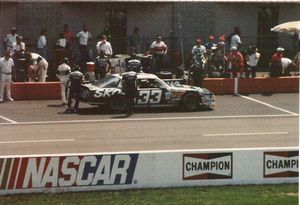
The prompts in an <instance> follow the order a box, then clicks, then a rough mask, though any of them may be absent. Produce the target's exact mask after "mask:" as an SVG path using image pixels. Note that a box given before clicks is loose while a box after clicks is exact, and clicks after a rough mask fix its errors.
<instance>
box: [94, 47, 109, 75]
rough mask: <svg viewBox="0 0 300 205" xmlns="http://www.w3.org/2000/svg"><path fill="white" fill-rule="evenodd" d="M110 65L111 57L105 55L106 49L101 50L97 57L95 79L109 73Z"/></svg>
mask: <svg viewBox="0 0 300 205" xmlns="http://www.w3.org/2000/svg"><path fill="white" fill-rule="evenodd" d="M109 67H110V61H109V58H108V57H107V56H106V55H105V51H104V50H100V53H99V55H98V56H97V57H96V59H95V79H96V80H100V79H101V78H104V77H105V75H106V73H108V71H109Z"/></svg>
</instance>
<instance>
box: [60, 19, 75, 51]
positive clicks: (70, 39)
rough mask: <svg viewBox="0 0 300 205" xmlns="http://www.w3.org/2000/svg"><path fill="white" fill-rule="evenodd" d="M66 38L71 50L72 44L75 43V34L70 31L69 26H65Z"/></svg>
mask: <svg viewBox="0 0 300 205" xmlns="http://www.w3.org/2000/svg"><path fill="white" fill-rule="evenodd" d="M63 33H64V38H65V39H66V40H67V44H66V48H70V45H71V43H72V42H73V41H74V33H73V32H72V31H70V30H69V25H68V24H65V25H64V32H63Z"/></svg>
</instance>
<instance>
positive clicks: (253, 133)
mask: <svg viewBox="0 0 300 205" xmlns="http://www.w3.org/2000/svg"><path fill="white" fill-rule="evenodd" d="M287 134H289V133H288V132H252V133H226V134H225V133H220V134H203V136H204V137H214V136H249V135H287Z"/></svg>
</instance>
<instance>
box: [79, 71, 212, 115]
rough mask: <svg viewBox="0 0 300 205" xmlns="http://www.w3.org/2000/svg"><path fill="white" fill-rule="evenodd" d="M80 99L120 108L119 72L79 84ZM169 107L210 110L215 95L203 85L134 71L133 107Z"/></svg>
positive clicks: (120, 79)
mask: <svg viewBox="0 0 300 205" xmlns="http://www.w3.org/2000/svg"><path fill="white" fill-rule="evenodd" d="M80 101H81V102H86V103H89V104H91V105H99V106H103V105H107V106H109V108H111V109H112V110H122V109H124V108H125V97H124V93H123V92H122V74H111V75H107V76H106V77H104V78H103V79H101V80H99V81H95V82H92V83H86V84H83V85H82V87H81V95H80ZM170 106H178V107H180V108H183V109H185V110H190V111H192V110H197V109H198V108H199V107H205V108H208V109H214V107H215V95H214V94H213V93H212V92H210V91H209V90H207V89H205V88H200V87H195V86H189V85H183V84H181V83H180V80H176V79H163V80H162V79H160V78H159V77H157V76H156V75H154V74H149V73H137V96H136V99H135V107H170Z"/></svg>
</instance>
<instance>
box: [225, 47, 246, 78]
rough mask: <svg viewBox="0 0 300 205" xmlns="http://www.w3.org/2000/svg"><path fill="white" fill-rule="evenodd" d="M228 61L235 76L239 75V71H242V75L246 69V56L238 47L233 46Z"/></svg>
mask: <svg viewBox="0 0 300 205" xmlns="http://www.w3.org/2000/svg"><path fill="white" fill-rule="evenodd" d="M227 62H228V68H229V69H230V70H231V72H232V77H233V78H236V77H237V73H240V76H242V74H243V71H244V57H243V55H242V54H241V53H240V52H239V51H238V49H237V47H231V49H230V53H229V54H228V57H227Z"/></svg>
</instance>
